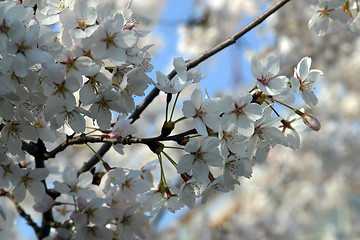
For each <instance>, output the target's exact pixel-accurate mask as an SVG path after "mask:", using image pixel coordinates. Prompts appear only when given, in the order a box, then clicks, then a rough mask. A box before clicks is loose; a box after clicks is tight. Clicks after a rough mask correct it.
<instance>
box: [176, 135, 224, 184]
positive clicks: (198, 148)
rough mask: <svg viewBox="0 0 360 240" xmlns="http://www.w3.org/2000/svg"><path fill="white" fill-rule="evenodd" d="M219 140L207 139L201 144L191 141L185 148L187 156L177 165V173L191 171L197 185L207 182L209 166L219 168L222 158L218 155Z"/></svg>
mask: <svg viewBox="0 0 360 240" xmlns="http://www.w3.org/2000/svg"><path fill="white" fill-rule="evenodd" d="M218 146H219V139H218V138H215V137H208V138H206V139H205V140H204V141H202V142H201V143H200V142H199V141H198V140H196V139H191V140H190V141H189V142H188V143H187V144H186V146H185V151H186V152H188V154H185V155H183V156H182V157H181V158H180V160H179V163H178V165H177V171H178V173H184V172H187V171H189V170H190V169H192V173H193V175H194V177H195V179H196V180H197V181H198V182H199V183H207V182H209V179H208V175H209V166H213V167H221V166H222V162H223V158H222V157H221V155H220V153H219V149H218V148H217V147H218Z"/></svg>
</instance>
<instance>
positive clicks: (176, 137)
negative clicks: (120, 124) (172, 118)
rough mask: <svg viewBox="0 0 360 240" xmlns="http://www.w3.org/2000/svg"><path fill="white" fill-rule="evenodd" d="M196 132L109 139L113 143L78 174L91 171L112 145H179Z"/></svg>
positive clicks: (193, 130)
mask: <svg viewBox="0 0 360 240" xmlns="http://www.w3.org/2000/svg"><path fill="white" fill-rule="evenodd" d="M195 133H196V130H195V129H191V130H188V131H186V132H183V133H180V134H177V135H173V136H168V137H155V138H133V137H131V136H128V137H126V138H118V139H109V141H111V142H107V143H105V144H104V145H102V146H101V148H100V149H99V150H98V152H97V154H96V155H94V156H93V157H92V158H91V159H90V160H89V161H88V162H85V163H84V164H83V166H82V167H81V168H80V170H79V171H78V174H80V173H83V172H86V171H89V170H90V169H91V168H93V167H94V166H95V165H96V164H97V163H98V162H99V161H100V159H99V158H98V156H97V155H99V156H100V157H103V156H104V155H105V153H106V152H107V151H108V150H109V149H110V147H111V145H112V144H113V143H122V144H131V143H144V144H149V143H154V142H159V141H176V142H178V143H180V142H181V141H182V140H183V139H184V137H186V136H188V135H190V134H195Z"/></svg>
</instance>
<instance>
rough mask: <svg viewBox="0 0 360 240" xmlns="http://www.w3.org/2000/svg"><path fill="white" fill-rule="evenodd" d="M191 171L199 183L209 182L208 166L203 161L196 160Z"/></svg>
mask: <svg viewBox="0 0 360 240" xmlns="http://www.w3.org/2000/svg"><path fill="white" fill-rule="evenodd" d="M192 171H193V175H194V177H195V179H196V180H197V181H198V182H199V183H200V184H203V183H207V182H209V176H208V175H209V166H208V165H206V164H205V163H204V162H203V161H196V162H195V163H194V166H193V168H192Z"/></svg>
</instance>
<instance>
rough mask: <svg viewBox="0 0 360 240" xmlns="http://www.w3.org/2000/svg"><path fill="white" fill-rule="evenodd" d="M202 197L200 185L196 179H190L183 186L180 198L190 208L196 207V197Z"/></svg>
mask: <svg viewBox="0 0 360 240" xmlns="http://www.w3.org/2000/svg"><path fill="white" fill-rule="evenodd" d="M198 197H200V186H199V185H198V183H197V182H196V181H195V179H190V180H189V181H187V182H186V183H184V185H183V186H182V188H181V192H180V198H181V200H182V201H183V202H184V203H185V205H186V206H188V207H189V208H194V207H195V200H196V198H198Z"/></svg>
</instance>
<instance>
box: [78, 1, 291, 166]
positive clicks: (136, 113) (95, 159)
mask: <svg viewBox="0 0 360 240" xmlns="http://www.w3.org/2000/svg"><path fill="white" fill-rule="evenodd" d="M290 1H291V0H281V1H279V2H278V3H277V4H275V5H274V6H272V7H271V8H270V9H269V10H267V11H266V12H264V13H263V14H261V15H260V16H259V17H258V18H256V19H255V20H253V21H252V22H250V23H249V24H248V25H246V26H245V27H244V28H242V29H241V30H240V31H238V32H237V33H236V34H235V35H233V36H232V37H230V38H229V39H227V40H225V41H223V42H222V43H220V44H218V45H217V46H215V47H214V48H212V49H210V50H208V51H205V52H204V53H203V54H201V55H200V56H199V57H197V58H195V59H193V60H191V61H189V62H187V63H186V66H187V68H188V70H189V69H191V68H194V67H196V66H197V65H199V64H200V63H201V62H203V61H205V60H206V59H208V58H209V57H211V56H213V55H215V54H216V53H218V52H220V51H221V50H223V49H224V48H226V47H228V46H230V45H232V44H234V43H235V42H236V41H237V40H238V39H239V38H240V37H242V36H243V35H245V34H246V33H247V32H249V31H250V30H252V29H253V28H255V27H256V26H258V25H259V24H260V23H262V22H263V21H264V20H265V19H266V18H268V17H269V16H271V15H272V14H273V13H275V12H276V11H277V10H279V9H280V8H281V7H282V6H284V5H285V4H286V3H288V2H290ZM175 75H176V71H175V69H174V70H172V71H171V72H170V73H169V74H168V75H167V77H168V78H169V79H172V78H173V77H175ZM159 92H160V91H159V89H157V88H153V89H152V90H151V92H150V93H149V95H147V97H146V98H145V99H144V101H143V102H142V103H141V104H139V105H138V106H136V108H135V110H134V112H133V113H132V114H131V115H130V116H129V119H130V118H131V119H132V121H131V123H133V122H135V121H136V120H137V119H139V118H140V115H141V113H142V112H143V111H144V110H145V109H146V108H147V107H148V106H149V105H150V103H151V102H152V101H153V100H154V99H155V97H156V96H158V95H159ZM110 148H111V143H105V144H104V145H103V146H102V147H101V148H100V149H99V151H98V152H97V155H94V156H93V157H92V158H91V159H90V160H89V161H88V162H86V163H85V164H84V166H83V167H82V168H81V169H80V170H79V173H81V172H84V171H88V170H90V169H91V168H92V167H93V166H94V165H95V164H96V163H98V162H99V161H100V159H99V158H98V157H97V156H101V157H102V156H104V155H105V153H107V151H109V149H110Z"/></svg>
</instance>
